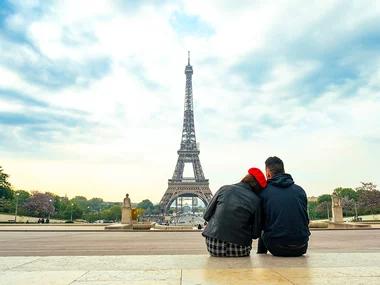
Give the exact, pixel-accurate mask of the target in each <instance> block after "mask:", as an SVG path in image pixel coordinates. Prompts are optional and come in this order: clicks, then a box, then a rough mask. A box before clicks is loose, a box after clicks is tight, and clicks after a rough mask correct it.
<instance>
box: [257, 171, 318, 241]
mask: <svg viewBox="0 0 380 285" xmlns="http://www.w3.org/2000/svg"><path fill="white" fill-rule="evenodd" d="M259 196H260V198H261V199H262V202H263V207H264V234H265V236H266V237H270V238H280V239H281V240H282V241H284V242H288V243H289V244H291V243H297V242H305V241H307V240H308V237H309V236H310V231H309V217H308V214H307V196H306V193H305V191H304V190H303V189H302V188H301V187H300V186H298V185H296V184H294V181H293V178H292V176H291V175H290V174H287V173H280V174H277V175H275V176H274V177H272V178H270V179H268V180H267V187H266V188H265V189H264V190H263V191H261V192H260V195H259Z"/></svg>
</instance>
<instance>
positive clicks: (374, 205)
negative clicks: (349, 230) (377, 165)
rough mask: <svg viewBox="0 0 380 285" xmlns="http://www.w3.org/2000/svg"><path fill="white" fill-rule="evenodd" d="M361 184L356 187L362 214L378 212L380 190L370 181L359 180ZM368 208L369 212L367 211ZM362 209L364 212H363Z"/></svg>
mask: <svg viewBox="0 0 380 285" xmlns="http://www.w3.org/2000/svg"><path fill="white" fill-rule="evenodd" d="M360 183H361V184H362V185H360V186H358V187H356V188H355V189H356V191H357V193H358V201H359V207H360V208H361V209H360V210H361V212H362V213H363V214H367V213H371V214H375V213H377V212H380V191H379V190H377V189H376V187H377V185H375V184H373V183H372V182H360ZM368 210H369V211H370V212H368ZM363 211H364V212H363Z"/></svg>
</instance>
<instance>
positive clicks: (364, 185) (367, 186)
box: [355, 181, 377, 191]
mask: <svg viewBox="0 0 380 285" xmlns="http://www.w3.org/2000/svg"><path fill="white" fill-rule="evenodd" d="M360 183H361V184H362V185H360V186H358V187H356V188H355V189H356V191H360V190H366V191H373V190H377V189H376V187H377V185H375V184H373V183H372V182H361V181H360Z"/></svg>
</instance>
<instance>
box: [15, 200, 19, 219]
mask: <svg viewBox="0 0 380 285" xmlns="http://www.w3.org/2000/svg"><path fill="white" fill-rule="evenodd" d="M18 195H20V193H16V211H15V223H16V222H17V206H18Z"/></svg>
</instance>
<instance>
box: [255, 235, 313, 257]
mask: <svg viewBox="0 0 380 285" xmlns="http://www.w3.org/2000/svg"><path fill="white" fill-rule="evenodd" d="M307 247H308V241H307V240H306V241H305V242H301V243H297V244H293V243H292V244H284V243H283V242H281V238H269V237H266V236H265V234H263V235H262V236H261V237H260V238H259V241H258V245H257V253H258V254H261V253H264V254H266V253H267V252H268V250H269V252H270V253H271V254H272V255H274V256H301V255H303V254H305V253H306V251H307Z"/></svg>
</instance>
